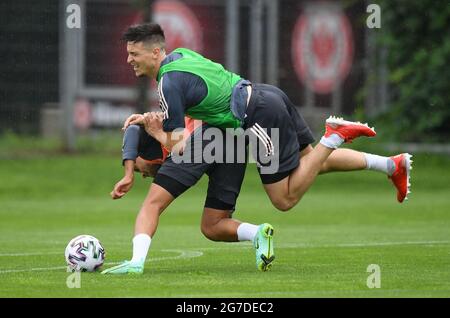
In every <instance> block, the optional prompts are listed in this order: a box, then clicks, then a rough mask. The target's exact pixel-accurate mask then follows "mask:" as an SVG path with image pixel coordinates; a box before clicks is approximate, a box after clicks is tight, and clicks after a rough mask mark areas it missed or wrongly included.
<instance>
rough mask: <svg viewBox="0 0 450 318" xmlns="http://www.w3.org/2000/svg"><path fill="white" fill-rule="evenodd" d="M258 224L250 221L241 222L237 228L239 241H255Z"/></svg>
mask: <svg viewBox="0 0 450 318" xmlns="http://www.w3.org/2000/svg"><path fill="white" fill-rule="evenodd" d="M258 227H259V226H258V225H254V224H250V223H241V225H239V226H238V228H237V236H238V240H239V241H253V239H254V238H255V236H256V233H257V232H258Z"/></svg>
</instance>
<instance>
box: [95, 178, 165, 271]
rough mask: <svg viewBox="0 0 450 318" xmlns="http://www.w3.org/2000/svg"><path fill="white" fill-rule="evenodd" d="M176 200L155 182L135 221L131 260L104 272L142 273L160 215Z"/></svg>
mask: <svg viewBox="0 0 450 318" xmlns="http://www.w3.org/2000/svg"><path fill="white" fill-rule="evenodd" d="M173 200H174V196H173V195H172V194H171V193H169V192H168V191H167V190H166V189H164V188H163V187H161V186H160V185H158V184H157V183H153V184H152V185H151V186H150V189H149V192H148V194H147V196H146V198H145V200H144V203H143V204H142V207H141V209H140V210H139V214H138V215H137V217H136V222H135V233H134V234H135V236H134V238H133V256H132V258H131V260H130V261H124V262H122V263H121V264H120V265H117V266H114V267H111V268H108V269H106V270H104V271H103V272H102V274H142V273H143V272H144V265H145V259H146V257H147V253H148V250H149V248H150V244H151V240H152V237H153V236H154V234H155V232H156V229H157V228H158V223H159V217H160V215H161V213H162V212H164V210H165V209H166V208H167V207H168V206H169V205H170V203H171V202H172V201H173Z"/></svg>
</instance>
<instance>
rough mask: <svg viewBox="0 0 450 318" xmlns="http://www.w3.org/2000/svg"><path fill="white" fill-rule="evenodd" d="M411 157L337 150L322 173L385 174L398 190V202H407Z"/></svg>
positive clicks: (305, 151) (308, 149)
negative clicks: (373, 172) (368, 172)
mask: <svg viewBox="0 0 450 318" xmlns="http://www.w3.org/2000/svg"><path fill="white" fill-rule="evenodd" d="M312 149H313V147H312V146H311V145H309V146H308V147H306V148H305V149H304V150H303V151H302V152H301V156H302V157H304V156H306V155H307V154H308V153H309V152H310V151H312ZM411 157H412V156H411V155H410V154H408V153H403V154H399V155H396V156H391V157H386V156H380V155H375V154H370V153H365V152H360V151H356V150H352V149H336V150H335V151H333V153H332V154H331V155H330V156H329V157H328V159H327V160H326V161H325V163H324V164H323V166H322V169H321V171H320V173H321V174H322V173H327V172H335V171H355V170H372V171H377V172H381V173H383V174H385V175H386V176H387V177H388V178H389V180H391V181H392V183H393V185H394V187H395V188H396V190H397V200H398V201H399V202H403V201H404V200H407V199H408V197H407V195H408V193H410V192H411V191H410V186H411V184H410V171H411V169H412V162H413V161H412V160H411Z"/></svg>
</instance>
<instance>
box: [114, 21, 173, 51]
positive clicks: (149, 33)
mask: <svg viewBox="0 0 450 318" xmlns="http://www.w3.org/2000/svg"><path fill="white" fill-rule="evenodd" d="M122 39H123V40H124V41H126V42H135V43H136V42H146V43H158V44H159V45H160V46H161V48H163V49H164V48H165V37H164V31H163V29H162V28H161V26H160V25H159V24H157V23H142V24H135V25H132V26H130V27H129V28H128V29H127V30H126V31H125V32H124V34H123V36H122Z"/></svg>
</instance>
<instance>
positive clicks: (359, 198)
mask: <svg viewBox="0 0 450 318" xmlns="http://www.w3.org/2000/svg"><path fill="white" fill-rule="evenodd" d="M414 159H415V160H414V170H413V174H412V184H413V186H412V195H411V196H410V200H409V201H408V202H406V203H404V204H398V203H397V202H396V199H395V191H394V188H393V187H392V185H391V184H390V182H389V181H388V180H387V178H386V177H385V176H383V175H381V174H378V173H375V172H369V171H363V172H352V173H339V174H329V175H324V176H320V177H319V178H318V181H317V182H316V183H315V184H314V185H313V187H312V188H311V189H310V191H309V192H308V193H307V194H306V195H305V197H304V198H303V200H302V201H301V202H300V204H299V205H298V206H297V207H295V208H294V209H293V210H291V211H289V212H278V211H276V210H275V209H274V208H273V207H272V206H271V204H270V202H269V200H268V198H267V196H266V194H265V193H264V190H263V188H262V186H261V184H260V182H259V178H258V176H257V174H256V172H255V170H256V169H255V167H254V165H250V166H249V167H248V169H247V174H246V178H245V182H244V185H243V191H242V193H241V196H240V198H239V201H238V208H237V211H236V213H235V217H236V218H237V219H239V220H241V221H248V222H252V223H257V224H258V223H262V222H270V223H272V224H273V226H274V227H275V237H274V239H275V254H276V260H275V262H274V266H273V268H272V271H270V272H266V273H261V272H258V271H257V270H256V267H255V261H254V258H255V256H254V251H253V248H252V247H251V245H250V244H249V243H217V242H211V241H209V240H207V239H206V238H204V237H203V236H202V234H201V232H200V217H201V211H202V206H203V202H204V199H205V189H206V185H207V183H206V181H207V180H206V179H205V178H204V179H202V181H201V182H200V183H199V184H198V185H197V186H196V187H195V188H192V189H190V190H189V191H188V192H187V193H185V194H184V195H183V196H182V197H181V198H179V199H178V200H177V201H176V202H175V203H174V204H173V205H172V206H171V207H170V208H169V209H168V210H167V211H166V212H165V213H164V214H163V215H162V218H161V221H160V225H159V229H158V231H157V233H156V236H155V237H154V239H153V242H152V246H151V250H150V253H149V258H148V261H147V264H146V270H145V273H144V275H142V276H104V275H100V273H98V272H97V273H82V274H81V288H68V287H67V285H66V279H67V277H68V276H69V275H70V273H67V272H66V271H65V262H64V248H65V246H66V244H67V243H68V242H69V240H70V239H71V238H72V237H74V236H76V235H78V234H91V235H94V236H96V237H98V238H99V239H100V240H101V241H102V243H103V245H104V246H105V249H106V253H107V255H106V263H105V266H104V267H107V266H108V263H110V262H118V261H121V260H124V259H129V258H130V256H131V239H132V236H133V226H134V220H135V216H136V213H137V211H138V210H139V207H140V205H141V202H142V200H143V198H144V196H145V194H146V192H147V189H148V185H149V183H150V181H151V180H149V179H146V180H143V179H141V178H140V176H137V178H136V183H135V186H134V188H133V189H132V191H131V192H130V193H129V194H128V195H127V196H126V197H125V198H123V199H121V200H119V201H113V200H111V199H110V197H109V192H110V191H111V189H112V186H113V185H114V183H115V182H116V181H117V180H119V178H120V177H121V175H122V167H121V165H120V156H118V155H105V156H99V155H78V156H59V155H58V156H52V157H43V156H40V157H26V158H23V159H17V160H15V161H12V160H6V159H2V160H1V164H0V176H1V180H2V182H1V183H0V202H1V204H0V241H1V247H0V297H258V298H260V297H450V196H449V195H450V185H449V180H450V169H449V168H450V159H448V158H441V157H433V156H416V157H415V158H414ZM370 264H377V265H379V266H380V273H381V274H380V275H381V276H380V277H381V286H380V288H373V289H370V288H368V287H367V285H366V282H367V278H368V277H369V275H370V274H371V273H369V272H367V267H368V266H369V265H370Z"/></svg>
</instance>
